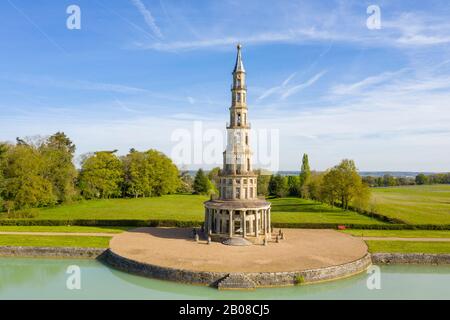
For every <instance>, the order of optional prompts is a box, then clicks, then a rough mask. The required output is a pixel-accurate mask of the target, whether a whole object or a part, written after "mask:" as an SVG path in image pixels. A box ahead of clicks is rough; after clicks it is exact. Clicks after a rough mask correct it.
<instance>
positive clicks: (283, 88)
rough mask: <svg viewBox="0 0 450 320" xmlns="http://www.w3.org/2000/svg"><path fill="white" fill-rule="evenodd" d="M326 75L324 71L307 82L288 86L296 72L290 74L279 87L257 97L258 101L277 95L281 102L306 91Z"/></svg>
mask: <svg viewBox="0 0 450 320" xmlns="http://www.w3.org/2000/svg"><path fill="white" fill-rule="evenodd" d="M325 73H326V71H325V70H323V71H321V72H319V73H316V74H315V75H314V76H312V77H311V78H310V79H308V80H307V81H305V82H303V83H300V84H296V85H289V83H290V82H291V80H292V79H293V78H294V77H295V76H296V74H297V73H296V72H294V73H292V74H291V75H289V76H288V77H287V78H286V79H285V80H284V81H283V82H282V83H281V84H280V85H278V86H275V87H272V88H269V89H267V90H265V91H264V92H263V93H262V94H261V95H260V96H259V97H258V100H263V99H265V98H268V97H270V96H272V95H278V96H279V97H280V99H281V100H284V99H286V98H288V97H290V96H292V95H294V94H296V93H298V92H299V91H301V90H303V89H306V88H308V87H310V86H312V85H313V84H314V83H316V82H317V81H318V80H319V79H320V78H321V77H322V76H323V75H324V74H325Z"/></svg>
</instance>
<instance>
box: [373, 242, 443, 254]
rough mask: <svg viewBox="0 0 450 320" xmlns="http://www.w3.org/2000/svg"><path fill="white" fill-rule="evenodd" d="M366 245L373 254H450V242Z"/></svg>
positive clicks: (378, 243)
mask: <svg viewBox="0 0 450 320" xmlns="http://www.w3.org/2000/svg"><path fill="white" fill-rule="evenodd" d="M366 243H367V245H368V247H369V252H371V253H376V252H386V253H396V252H397V253H450V242H420V241H383V240H380V241H378V240H377V241H375V240H370V241H366Z"/></svg>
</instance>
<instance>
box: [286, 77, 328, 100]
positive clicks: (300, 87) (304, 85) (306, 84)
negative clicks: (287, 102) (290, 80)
mask: <svg viewBox="0 0 450 320" xmlns="http://www.w3.org/2000/svg"><path fill="white" fill-rule="evenodd" d="M325 73H326V71H325V70H324V71H321V72H319V73H317V74H315V75H314V76H313V77H311V78H310V79H309V80H308V81H306V82H304V83H301V84H298V85H296V86H293V87H290V88H289V89H287V90H286V91H285V92H283V93H282V94H281V99H286V98H287V97H290V96H292V95H293V94H296V93H297V92H299V91H301V90H303V89H306V88H308V87H310V86H312V85H313V84H314V83H316V82H317V81H318V80H319V79H320V78H322V76H323V75H324V74H325Z"/></svg>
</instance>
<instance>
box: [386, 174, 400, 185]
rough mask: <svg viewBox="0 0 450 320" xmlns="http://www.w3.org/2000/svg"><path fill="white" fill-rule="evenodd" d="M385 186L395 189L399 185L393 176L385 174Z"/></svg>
mask: <svg viewBox="0 0 450 320" xmlns="http://www.w3.org/2000/svg"><path fill="white" fill-rule="evenodd" d="M383 185H384V186H385V187H393V186H396V185H397V181H396V179H395V177H393V176H391V175H390V174H385V175H384V176H383Z"/></svg>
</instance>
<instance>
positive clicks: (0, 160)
mask: <svg viewBox="0 0 450 320" xmlns="http://www.w3.org/2000/svg"><path fill="white" fill-rule="evenodd" d="M7 151H8V145H7V144H6V143H0V212H1V211H2V207H3V206H4V205H5V204H4V203H3V191H4V190H5V179H4V176H3V169H4V166H5V158H6V152H7Z"/></svg>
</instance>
